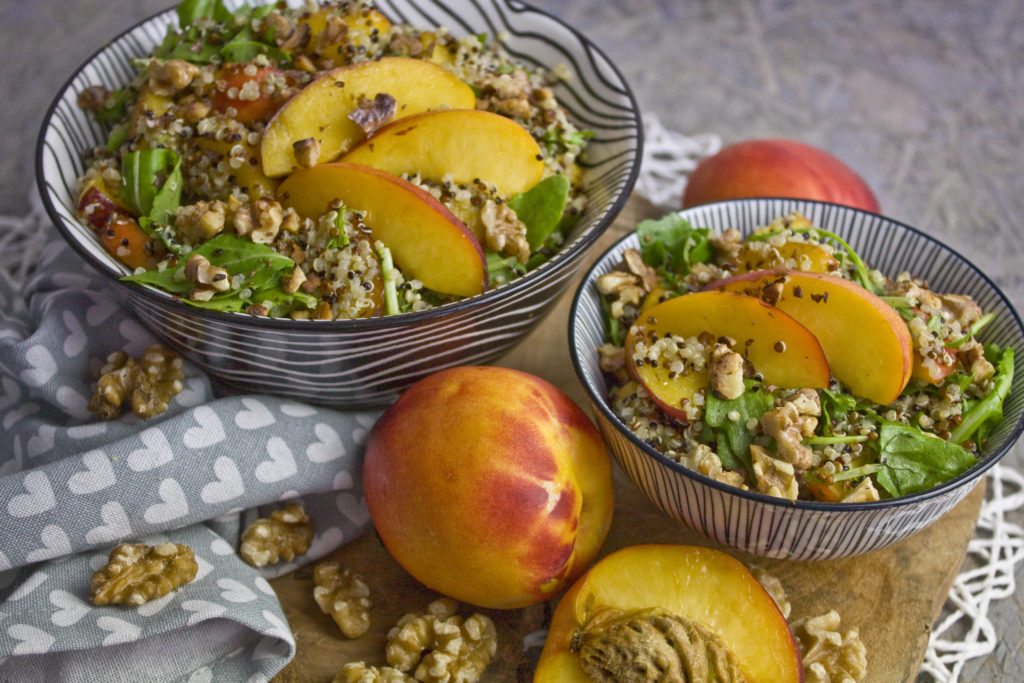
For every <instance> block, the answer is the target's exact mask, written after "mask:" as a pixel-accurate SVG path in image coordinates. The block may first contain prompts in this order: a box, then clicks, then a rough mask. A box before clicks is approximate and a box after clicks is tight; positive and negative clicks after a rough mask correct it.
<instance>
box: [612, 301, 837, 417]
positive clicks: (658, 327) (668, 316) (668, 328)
mask: <svg viewBox="0 0 1024 683" xmlns="http://www.w3.org/2000/svg"><path fill="white" fill-rule="evenodd" d="M705 333H706V334H710V335H711V336H712V337H713V338H715V339H718V338H719V337H722V336H726V337H730V338H731V339H733V340H734V341H735V342H736V344H735V346H734V347H733V350H735V351H736V352H737V353H740V354H741V355H743V356H744V357H746V358H747V359H748V360H749V361H750V363H751V364H752V365H753V366H754V369H755V370H757V372H759V373H761V374H762V376H763V377H764V380H765V382H767V383H769V384H774V385H776V386H780V387H792V388H799V387H811V388H825V387H827V386H828V382H829V378H830V373H829V367H828V362H827V361H826V360H825V354H824V353H823V352H822V348H821V345H820V344H819V343H818V340H817V339H815V337H814V335H813V334H811V332H810V331H809V330H808V329H807V328H806V327H804V326H803V325H801V324H800V323H798V322H797V321H796V320H794V319H793V318H792V317H791V316H789V315H788V314H786V313H785V312H783V311H781V310H779V309H777V308H773V307H772V306H769V305H768V304H766V303H764V302H763V301H761V300H760V299H757V298H755V297H751V296H744V295H743V294H734V293H731V292H696V293H693V294H685V295H683V296H679V297H675V298H673V299H668V300H667V301H664V302H662V303H660V304H658V305H657V306H654V307H652V308H650V309H649V310H648V311H646V312H645V313H643V314H641V316H640V317H639V318H637V320H636V322H635V323H634V324H633V326H632V327H631V328H630V330H629V334H628V335H627V336H626V344H625V347H626V358H627V364H628V367H630V369H631V370H632V372H633V375H634V376H635V377H636V378H637V381H639V382H640V383H641V384H642V385H643V386H644V388H645V389H646V390H647V391H648V393H649V394H650V395H651V397H652V398H653V399H654V401H655V402H657V403H658V404H659V405H660V406H661V407H662V408H663V409H665V410H666V411H668V412H670V413H671V414H673V415H677V416H681V417H685V416H686V412H685V409H684V407H683V406H684V403H683V399H687V400H688V399H690V398H691V397H692V395H693V393H695V391H696V390H698V389H700V388H701V387H702V386H707V375H706V372H703V373H702V372H694V373H691V374H690V375H678V374H673V373H672V372H671V370H670V368H669V367H668V365H667V364H664V363H659V364H657V365H654V364H652V363H650V362H642V363H638V362H637V360H636V359H635V358H634V353H635V352H636V350H637V344H638V343H639V342H643V343H644V344H645V345H648V346H649V345H650V344H651V343H653V342H654V341H655V340H657V339H662V338H664V337H665V336H666V335H672V336H674V337H676V338H678V339H680V340H682V339H685V338H687V337H699V336H701V335H702V334H705ZM641 360H642V359H641ZM695 375H696V377H695Z"/></svg>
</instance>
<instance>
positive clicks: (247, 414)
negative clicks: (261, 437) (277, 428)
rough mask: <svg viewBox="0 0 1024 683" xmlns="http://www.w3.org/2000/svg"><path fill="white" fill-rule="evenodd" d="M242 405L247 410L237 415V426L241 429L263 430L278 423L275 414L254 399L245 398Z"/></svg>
mask: <svg viewBox="0 0 1024 683" xmlns="http://www.w3.org/2000/svg"><path fill="white" fill-rule="evenodd" d="M242 405H244V406H245V408H246V409H245V410H240V411H239V412H238V414H236V415H235V424H236V425H238V428H239V429H262V428H263V427H268V426H270V425H272V424H274V423H275V422H277V419H276V418H275V417H274V415H273V413H271V412H270V411H269V410H267V407H266V406H265V405H263V404H262V403H260V402H259V401H257V400H256V399H254V398H243V399H242Z"/></svg>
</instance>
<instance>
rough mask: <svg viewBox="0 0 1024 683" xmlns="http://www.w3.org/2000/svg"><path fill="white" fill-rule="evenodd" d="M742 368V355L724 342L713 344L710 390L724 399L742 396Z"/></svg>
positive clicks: (729, 399)
mask: <svg viewBox="0 0 1024 683" xmlns="http://www.w3.org/2000/svg"><path fill="white" fill-rule="evenodd" d="M743 368H744V362H743V356H741V355H740V354H738V353H736V352H735V351H733V350H732V349H731V348H729V346H728V345H726V344H721V343H717V344H715V348H714V349H713V350H712V351H711V390H712V391H713V392H715V394H716V395H718V396H719V397H720V398H723V399H725V400H726V401H731V400H732V399H734V398H739V397H740V396H742V395H743V391H744V389H745V387H744V385H743Z"/></svg>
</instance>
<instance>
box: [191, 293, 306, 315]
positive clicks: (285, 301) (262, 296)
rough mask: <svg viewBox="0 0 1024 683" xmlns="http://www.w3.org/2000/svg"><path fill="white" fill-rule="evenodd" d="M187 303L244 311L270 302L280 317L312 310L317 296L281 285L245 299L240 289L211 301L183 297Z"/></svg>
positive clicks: (230, 311)
mask: <svg viewBox="0 0 1024 683" xmlns="http://www.w3.org/2000/svg"><path fill="white" fill-rule="evenodd" d="M182 301H184V302H185V303H186V304H189V305H190V306H195V307H196V308H204V309H206V310H209V311H225V312H228V313H244V312H245V311H247V310H248V309H249V307H250V306H252V305H253V304H270V305H269V306H268V308H269V309H270V310H269V313H268V315H269V316H271V317H275V318H279V317H282V316H285V315H288V314H289V313H290V312H292V311H294V310H296V309H305V310H311V309H313V308H315V307H316V304H317V298H316V297H315V296H313V295H312V294H306V293H305V292H295V293H293V294H288V293H287V292H285V291H284V290H283V289H281V287H280V286H275V287H271V288H270V289H264V290H261V291H260V292H259V293H258V294H254V295H252V296H250V297H247V298H245V299H243V298H242V297H241V292H240V291H234V290H232V291H229V292H224V293H222V294H218V295H217V296H215V297H213V298H212V299H210V300H209V301H193V300H192V299H182Z"/></svg>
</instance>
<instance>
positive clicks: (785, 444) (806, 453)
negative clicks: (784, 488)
mask: <svg viewBox="0 0 1024 683" xmlns="http://www.w3.org/2000/svg"><path fill="white" fill-rule="evenodd" d="M819 415H821V401H820V399H819V398H818V394H817V392H815V391H814V390H813V389H801V390H800V391H797V392H794V393H793V394H790V395H789V396H787V397H785V398H783V399H782V403H781V405H779V406H778V407H776V408H773V409H772V410H769V411H768V412H767V413H765V414H764V415H762V416H761V420H760V425H761V429H762V430H763V431H764V433H765V434H767V435H768V436H770V437H772V438H773V439H775V443H776V445H777V446H778V453H779V457H780V458H782V459H783V460H785V461H786V462H788V463H790V464H791V465H793V467H794V468H795V469H796V470H797V471H800V472H802V471H803V470H805V469H807V468H808V467H810V466H811V464H812V462H813V458H814V454H813V453H812V452H811V449H810V448H808V447H807V446H805V445H804V444H803V443H802V441H803V437H805V436H812V435H813V434H814V429H815V427H817V426H818V419H817V418H818V416H819Z"/></svg>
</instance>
